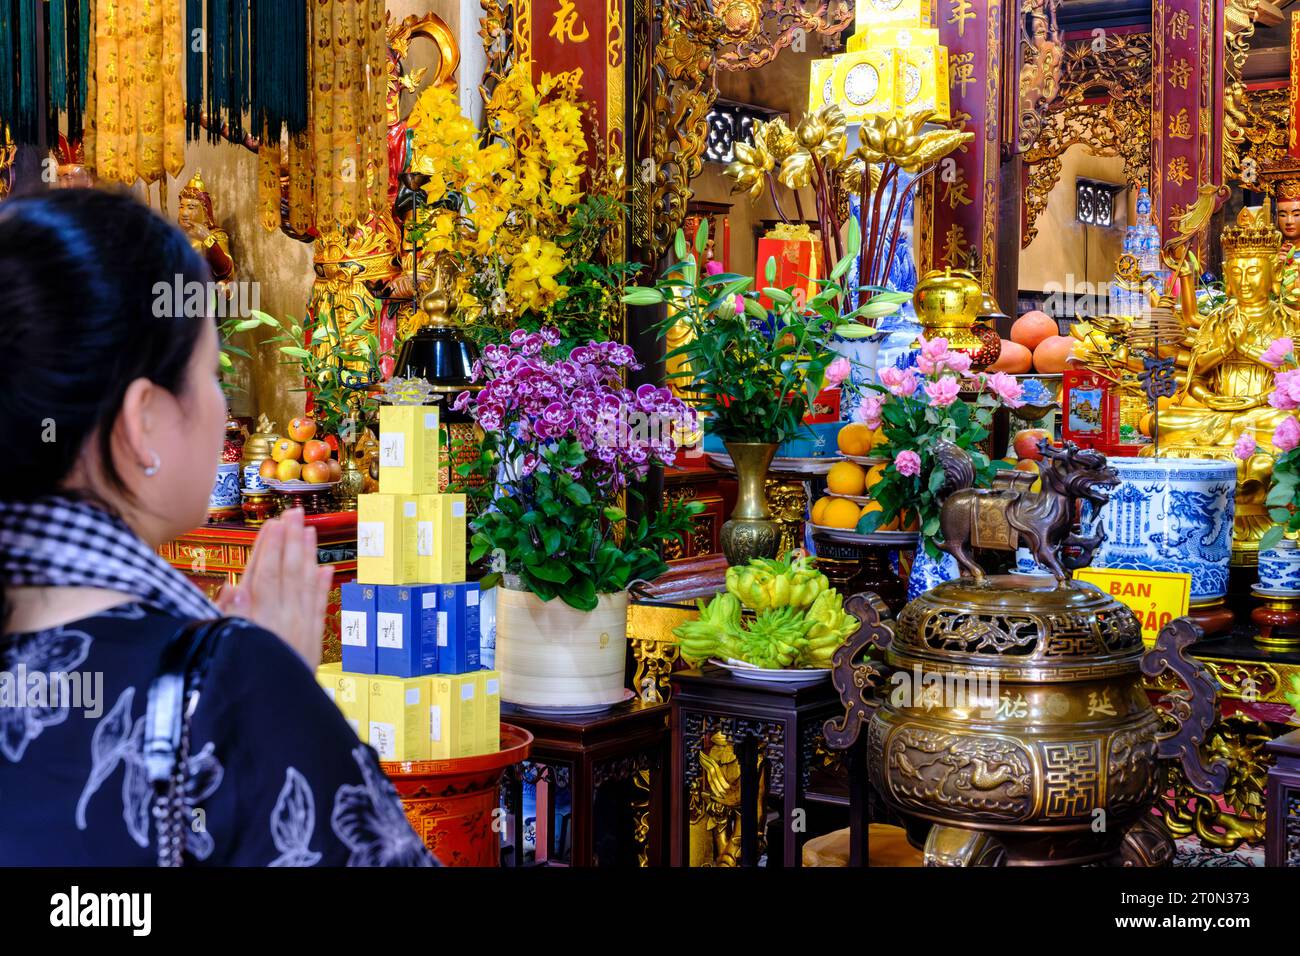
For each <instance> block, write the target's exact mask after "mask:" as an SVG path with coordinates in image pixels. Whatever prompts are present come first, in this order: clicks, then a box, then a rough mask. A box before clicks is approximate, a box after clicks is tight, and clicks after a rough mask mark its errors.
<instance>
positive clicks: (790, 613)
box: [741, 607, 812, 670]
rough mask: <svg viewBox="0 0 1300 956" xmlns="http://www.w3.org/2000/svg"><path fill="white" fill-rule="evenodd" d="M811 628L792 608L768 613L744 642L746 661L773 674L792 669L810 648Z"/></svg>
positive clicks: (748, 631)
mask: <svg viewBox="0 0 1300 956" xmlns="http://www.w3.org/2000/svg"><path fill="white" fill-rule="evenodd" d="M811 626H812V622H811V621H810V620H809V619H808V618H806V617H805V616H804V614H803V612H802V611H799V610H797V609H795V608H792V607H783V608H777V609H775V610H770V611H764V612H763V613H762V614H760V615H758V617H756V618H754V620H753V621H752V622H750V625H749V627H748V628H747V629H746V631H745V633H744V635H743V637H742V638H741V650H742V652H743V659H744V660H745V661H747V662H749V663H750V664H754V665H755V666H757V667H763V668H767V669H770V670H776V669H779V668H783V667H789V666H791V665H792V664H793V663H794V662H795V660H796V659H797V658H798V657H799V655H800V653H801V652H802V650H803V648H804V647H805V646H806V644H807V642H808V639H807V633H808V629H809V628H810V627H811Z"/></svg>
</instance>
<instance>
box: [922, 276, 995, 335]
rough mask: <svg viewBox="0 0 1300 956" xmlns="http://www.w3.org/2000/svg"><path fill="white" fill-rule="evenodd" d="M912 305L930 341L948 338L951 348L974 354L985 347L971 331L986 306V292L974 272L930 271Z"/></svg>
mask: <svg viewBox="0 0 1300 956" xmlns="http://www.w3.org/2000/svg"><path fill="white" fill-rule="evenodd" d="M912 305H913V307H914V308H915V309H916V320H917V321H918V322H920V323H921V329H922V332H921V334H922V335H923V336H925V338H926V339H931V340H933V339H938V338H943V339H947V340H948V347H949V348H950V349H957V350H958V351H962V352H967V353H970V354H971V355H975V354H977V353H978V352H979V351H980V350H981V349H983V348H984V347H985V343H984V342H982V341H981V340H980V338H979V337H978V336H976V335H975V333H974V332H972V331H971V326H972V325H974V324H975V320H976V319H977V318H978V317H979V315H980V312H981V311H982V308H983V305H984V289H983V287H982V286H981V285H980V283H979V280H978V279H976V278H975V276H974V274H973V273H971V272H967V271H966V270H965V269H951V268H945V269H942V270H940V269H934V270H932V271H930V272H927V273H926V274H925V276H924V277H923V278H922V279H921V280H920V281H919V282H918V283H917V284H916V291H915V292H913V293H912Z"/></svg>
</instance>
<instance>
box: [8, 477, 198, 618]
mask: <svg viewBox="0 0 1300 956" xmlns="http://www.w3.org/2000/svg"><path fill="white" fill-rule="evenodd" d="M0 582H3V584H4V586H5V587H24V586H26V587H64V588H74V587H83V588H105V589H107V590H109V591H122V592H123V593H125V594H130V595H133V596H135V597H137V598H139V599H140V600H141V601H142V602H143V603H145V604H148V605H151V606H153V607H155V608H157V609H158V610H160V611H163V612H165V613H167V614H171V615H172V616H173V617H178V618H182V619H184V620H187V621H188V620H196V619H207V618H213V617H218V616H219V612H218V611H217V608H216V605H214V604H213V603H212V602H211V601H209V600H208V599H207V597H206V596H205V595H204V594H203V592H202V591H200V590H199V589H198V588H196V587H195V586H194V585H193V584H191V583H190V582H189V581H188V580H186V579H185V576H184V575H182V574H181V573H180V572H179V571H177V570H176V569H175V568H173V567H172V566H171V565H169V564H168V563H167V562H166V561H164V560H163V559H162V558H161V557H159V556H158V555H157V554H155V553H154V552H153V551H152V550H150V548H149V546H148V545H147V544H145V543H144V542H143V541H141V540H140V539H139V538H138V537H136V535H135V533H134V532H133V531H132V530H131V529H130V528H128V527H127V525H126V522H124V521H123V520H122V519H121V518H118V517H116V516H114V515H111V514H109V513H108V512H106V511H104V510H103V509H101V508H98V507H96V506H95V505H93V504H90V503H88V502H84V501H79V500H76V499H73V498H68V497H62V496H51V497H46V498H39V499H37V500H36V501H27V502H12V501H0Z"/></svg>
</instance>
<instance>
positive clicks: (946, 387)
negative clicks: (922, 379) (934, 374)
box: [925, 375, 961, 408]
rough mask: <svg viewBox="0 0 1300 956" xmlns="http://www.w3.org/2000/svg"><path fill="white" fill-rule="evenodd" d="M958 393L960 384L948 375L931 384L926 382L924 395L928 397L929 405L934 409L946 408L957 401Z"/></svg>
mask: <svg viewBox="0 0 1300 956" xmlns="http://www.w3.org/2000/svg"><path fill="white" fill-rule="evenodd" d="M960 391H961V384H960V383H959V382H958V381H957V379H955V378H953V377H951V376H948V375H945V376H944V377H943V378H938V379H935V380H934V381H933V382H927V383H926V385H925V394H926V395H928V396H930V404H931V405H933V406H934V407H935V408H947V407H948V406H949V405H951V404H952V403H953V402H955V401H957V394H958V393H959V392H960Z"/></svg>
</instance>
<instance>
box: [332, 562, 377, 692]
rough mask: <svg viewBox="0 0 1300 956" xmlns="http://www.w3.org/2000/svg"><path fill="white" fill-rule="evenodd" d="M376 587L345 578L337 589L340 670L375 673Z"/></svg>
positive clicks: (354, 672) (355, 672)
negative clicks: (341, 648)
mask: <svg viewBox="0 0 1300 956" xmlns="http://www.w3.org/2000/svg"><path fill="white" fill-rule="evenodd" d="M376 590H377V589H376V586H375V585H373V584H359V583H357V582H356V581H349V582H348V583H347V584H344V585H343V586H342V587H340V588H339V594H340V598H341V601H340V607H339V637H340V640H341V643H342V646H343V661H342V665H343V670H345V671H348V672H349V673H353V674H374V673H375V666H376V661H375V635H376V633H377V631H376V622H375V610H376V608H375V602H376V598H377V595H376V593H375V592H376Z"/></svg>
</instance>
